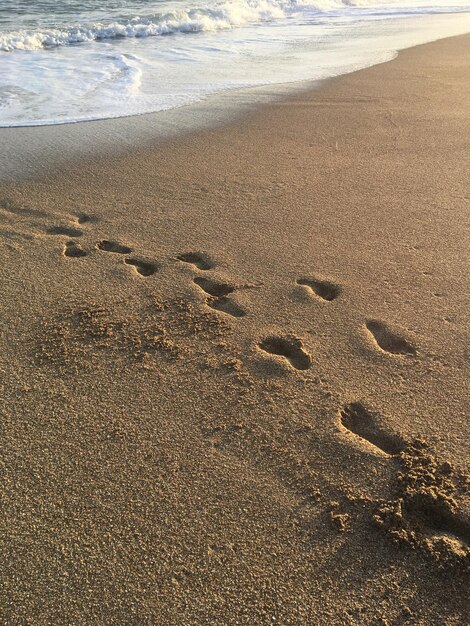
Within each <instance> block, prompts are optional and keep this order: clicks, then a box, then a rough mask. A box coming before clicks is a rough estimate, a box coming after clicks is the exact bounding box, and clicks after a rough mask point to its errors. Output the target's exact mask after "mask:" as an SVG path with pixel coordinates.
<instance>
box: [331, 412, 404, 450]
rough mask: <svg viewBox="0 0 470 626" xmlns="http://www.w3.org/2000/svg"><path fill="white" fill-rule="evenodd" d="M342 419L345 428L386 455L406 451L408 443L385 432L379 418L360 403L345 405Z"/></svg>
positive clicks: (341, 415)
mask: <svg viewBox="0 0 470 626" xmlns="http://www.w3.org/2000/svg"><path fill="white" fill-rule="evenodd" d="M340 419H341V424H342V426H343V427H344V428H346V429H347V430H349V431H350V432H352V433H353V434H354V435H357V436H358V437H361V439H365V440H366V441H368V442H369V443H370V444H372V445H373V446H374V447H375V448H378V449H379V450H380V451H381V452H385V454H389V455H392V456H394V455H397V454H400V452H401V451H402V450H404V449H405V446H406V443H405V442H404V441H403V440H402V439H401V438H400V437H398V435H395V434H393V433H388V432H386V431H384V430H383V429H382V428H381V426H380V418H379V416H377V415H376V414H373V413H370V412H369V411H368V410H367V409H366V408H365V407H364V406H363V405H362V404H361V403H360V402H353V403H352V404H347V405H345V406H344V407H343V408H342V409H341V414H340Z"/></svg>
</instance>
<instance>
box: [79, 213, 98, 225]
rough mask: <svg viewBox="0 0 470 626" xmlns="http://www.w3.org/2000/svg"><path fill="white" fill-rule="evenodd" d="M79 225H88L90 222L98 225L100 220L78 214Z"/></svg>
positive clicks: (85, 214)
mask: <svg viewBox="0 0 470 626" xmlns="http://www.w3.org/2000/svg"><path fill="white" fill-rule="evenodd" d="M76 220H77V223H78V224H88V223H89V222H92V223H96V222H97V221H98V220H97V219H96V218H95V217H93V216H92V215H88V213H78V215H77V217H76Z"/></svg>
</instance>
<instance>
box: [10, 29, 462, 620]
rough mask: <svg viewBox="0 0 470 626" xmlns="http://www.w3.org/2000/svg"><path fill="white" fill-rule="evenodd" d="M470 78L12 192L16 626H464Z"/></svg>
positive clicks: (70, 169)
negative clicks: (98, 625) (268, 625)
mask: <svg viewBox="0 0 470 626" xmlns="http://www.w3.org/2000/svg"><path fill="white" fill-rule="evenodd" d="M469 62H470V37H468V36H465V37H459V38H454V39H447V40H442V41H439V42H436V43H433V44H429V45H426V46H420V47H417V48H414V49H411V50H408V51H405V52H403V53H401V54H400V55H399V57H398V58H397V59H396V60H394V61H392V62H390V63H386V64H383V65H380V66H375V67H373V68H369V69H367V70H362V71H360V72H357V73H354V74H351V75H349V76H343V77H340V78H338V79H335V80H332V81H330V82H328V83H327V84H325V86H323V87H322V88H321V89H319V90H316V91H309V92H306V93H303V94H296V95H294V96H292V97H290V98H287V99H285V100H283V101H282V102H279V101H277V102H273V103H272V104H268V105H264V106H263V107H260V108H257V109H256V110H254V111H253V112H252V113H251V114H249V115H247V116H246V117H245V118H244V119H243V120H237V121H234V122H232V123H230V124H227V125H225V126H223V127H218V128H214V129H212V130H210V129H209V130H208V129H205V130H204V131H201V132H199V133H193V134H191V135H189V136H186V137H181V138H179V139H174V140H169V141H168V142H166V143H165V144H164V145H161V144H158V145H156V146H155V147H154V148H146V149H145V150H140V151H138V150H134V151H130V152H129V153H128V154H127V155H125V156H123V155H119V156H118V157H114V158H112V157H107V158H99V159H94V160H89V161H86V162H83V163H81V164H77V165H74V166H70V165H68V166H67V168H66V169H64V170H63V171H59V172H57V171H55V170H51V171H50V172H49V174H48V175H47V176H44V177H43V178H41V179H38V180H33V181H30V182H23V183H18V184H9V185H6V184H5V185H3V186H1V187H0V263H1V267H2V298H1V299H0V307H1V316H0V318H1V323H2V327H1V340H0V341H1V345H0V371H1V380H2V394H1V398H0V402H1V411H2V420H1V425H2V474H3V481H2V515H1V520H2V521H1V525H2V532H1V533H0V536H1V540H0V545H1V552H0V554H1V558H2V564H3V568H2V569H3V573H2V579H3V580H2V586H1V589H2V591H1V596H2V599H1V606H2V613H3V617H2V619H3V620H4V623H6V624H35V625H39V624H55V625H58V624H107V625H108V624H116V625H120V626H121V625H124V624H126V625H127V624H129V625H130V624H136V625H137V624H138V625H139V626H140V625H146V624H148V625H152V626H154V625H162V626H171V625H173V624H174V625H175V626H176V625H178V626H180V625H183V624H188V625H194V626H195V625H199V624H208V625H211V626H213V625H220V626H231V625H232V624H233V625H235V624H243V625H247V626H248V625H250V626H252V625H265V624H278V625H282V626H287V625H299V624H308V625H311V624H312V625H313V624H315V625H317V624H318V625H323V624H334V625H336V624H352V625H355V624H358V625H359V624H382V625H385V624H420V625H423V626H424V625H426V626H428V625H434V624H435V625H442V624H449V625H457V624H459V625H460V624H467V623H468V615H469V613H470V603H469V599H468V574H469V565H470V546H469V544H470V496H469V479H468V471H469V443H468V406H469V394H468V376H469V368H468V361H469V349H468V339H469V314H468V311H469V304H470V302H469V279H468V266H469V263H468V262H469V225H470V223H469V213H468V211H469V202H470V196H469V190H468V173H469V166H470V157H469V154H470V153H469V150H468V137H469V136H470V107H469V95H470V83H469V81H468V66H469Z"/></svg>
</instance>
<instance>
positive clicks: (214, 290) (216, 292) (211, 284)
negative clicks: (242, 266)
mask: <svg viewBox="0 0 470 626" xmlns="http://www.w3.org/2000/svg"><path fill="white" fill-rule="evenodd" d="M194 282H195V283H196V285H198V286H199V287H200V288H201V289H202V290H203V291H205V292H206V293H208V294H209V295H210V296H214V298H222V297H223V296H227V295H228V294H229V293H233V292H234V291H235V287H233V286H232V285H227V284H226V283H220V282H218V281H216V280H213V279H212V278H205V277H202V276H196V278H195V279H194Z"/></svg>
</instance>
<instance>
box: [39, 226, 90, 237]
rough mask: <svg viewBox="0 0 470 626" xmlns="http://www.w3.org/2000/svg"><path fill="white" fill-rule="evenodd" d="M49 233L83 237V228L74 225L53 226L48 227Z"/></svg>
mask: <svg viewBox="0 0 470 626" xmlns="http://www.w3.org/2000/svg"><path fill="white" fill-rule="evenodd" d="M47 232H48V233H49V235H65V236H66V237H81V236H82V235H83V230H80V229H79V228H73V227H72V226H52V227H51V228H48V229H47Z"/></svg>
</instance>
